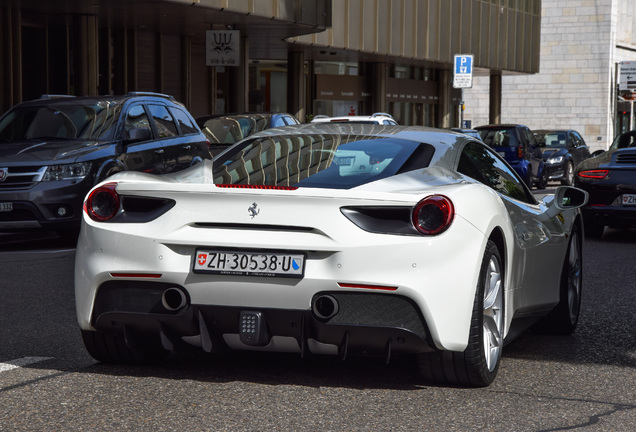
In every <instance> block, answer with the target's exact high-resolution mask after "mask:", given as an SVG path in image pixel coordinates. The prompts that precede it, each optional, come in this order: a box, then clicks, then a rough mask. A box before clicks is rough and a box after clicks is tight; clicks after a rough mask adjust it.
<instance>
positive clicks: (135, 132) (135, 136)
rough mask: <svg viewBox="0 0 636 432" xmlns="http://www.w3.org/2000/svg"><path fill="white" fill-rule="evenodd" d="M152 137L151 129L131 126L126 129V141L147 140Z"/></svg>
mask: <svg viewBox="0 0 636 432" xmlns="http://www.w3.org/2000/svg"><path fill="white" fill-rule="evenodd" d="M150 139H152V131H151V130H150V129H147V128H132V129H131V130H129V131H128V139H127V140H126V142H127V143H133V142H139V141H148V140H150Z"/></svg>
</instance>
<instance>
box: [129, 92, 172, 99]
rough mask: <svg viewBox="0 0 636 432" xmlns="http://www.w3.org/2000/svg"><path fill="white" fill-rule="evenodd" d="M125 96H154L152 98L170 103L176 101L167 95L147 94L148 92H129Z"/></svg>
mask: <svg viewBox="0 0 636 432" xmlns="http://www.w3.org/2000/svg"><path fill="white" fill-rule="evenodd" d="M126 96H154V97H160V98H165V99H169V100H171V101H173V100H176V99H175V97H174V96H172V95H167V94H164V93H156V92H148V91H131V92H128V94H127V95H126Z"/></svg>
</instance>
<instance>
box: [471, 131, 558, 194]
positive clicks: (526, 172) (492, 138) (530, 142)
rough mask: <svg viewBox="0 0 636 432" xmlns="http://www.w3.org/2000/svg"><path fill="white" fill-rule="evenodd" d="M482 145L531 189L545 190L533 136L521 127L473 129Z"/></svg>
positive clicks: (536, 145)
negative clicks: (494, 153)
mask: <svg viewBox="0 0 636 432" xmlns="http://www.w3.org/2000/svg"><path fill="white" fill-rule="evenodd" d="M475 129H476V130H478V131H479V135H481V139H482V141H483V142H484V143H486V144H487V145H489V146H490V147H492V148H493V149H495V150H496V151H497V153H499V154H500V155H501V156H502V157H503V158H504V159H506V161H507V162H508V163H509V164H510V166H512V168H514V170H515V171H516V172H517V173H518V174H519V176H521V178H522V179H523V181H525V183H526V184H527V185H528V187H530V188H532V186H535V185H536V186H537V188H539V189H545V187H546V185H547V184H548V175H547V170H546V169H545V162H544V161H543V157H542V154H541V149H540V148H539V146H538V144H537V141H536V139H535V137H534V134H533V133H532V131H531V130H530V128H528V127H527V126H523V125H512V124H505V125H487V126H478V127H476V128H475Z"/></svg>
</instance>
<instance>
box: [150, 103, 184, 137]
mask: <svg viewBox="0 0 636 432" xmlns="http://www.w3.org/2000/svg"><path fill="white" fill-rule="evenodd" d="M148 110H149V111H150V115H151V116H152V119H153V120H154V122H155V126H156V128H157V133H158V134H159V138H169V137H173V136H177V135H179V133H178V132H177V125H176V124H175V123H174V119H173V118H172V116H171V115H170V112H169V111H168V108H166V107H165V106H163V105H148Z"/></svg>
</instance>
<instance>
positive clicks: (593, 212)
mask: <svg viewBox="0 0 636 432" xmlns="http://www.w3.org/2000/svg"><path fill="white" fill-rule="evenodd" d="M582 211H583V219H584V221H585V222H586V223H593V224H595V225H604V226H609V227H612V228H629V227H633V226H636V207H624V206H589V207H584V208H583V209H582Z"/></svg>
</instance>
